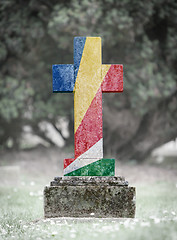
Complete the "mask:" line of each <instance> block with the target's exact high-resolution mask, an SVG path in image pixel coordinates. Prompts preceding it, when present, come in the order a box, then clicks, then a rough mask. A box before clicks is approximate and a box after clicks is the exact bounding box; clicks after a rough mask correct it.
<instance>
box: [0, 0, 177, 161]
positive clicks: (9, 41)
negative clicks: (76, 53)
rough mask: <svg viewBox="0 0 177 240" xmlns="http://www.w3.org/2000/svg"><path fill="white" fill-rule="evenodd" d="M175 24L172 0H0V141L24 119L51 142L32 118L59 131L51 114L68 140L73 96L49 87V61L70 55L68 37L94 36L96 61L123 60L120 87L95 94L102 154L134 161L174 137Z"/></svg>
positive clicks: (15, 135) (15, 133)
mask: <svg viewBox="0 0 177 240" xmlns="http://www.w3.org/2000/svg"><path fill="white" fill-rule="evenodd" d="M176 26H177V3H176V1H175V0H151V1H142V0H137V1H131V0H123V1H116V0H102V1H101V0H82V1H81V0H73V1H64V0H63V1H57V0H52V1H51V0H38V1H37V0H26V1H23V0H9V1H1V3H0V66H1V71H0V99H1V101H0V144H1V146H2V147H6V146H7V141H8V139H9V138H11V139H13V147H14V148H17V147H19V140H20V136H21V134H22V131H23V126H25V125H29V126H31V128H32V129H33V131H34V132H35V133H36V134H38V135H39V136H42V137H43V138H44V139H45V140H47V141H49V142H50V143H51V144H52V141H51V140H50V139H48V137H47V136H46V134H45V132H44V131H42V130H41V128H40V127H39V123H40V122H41V121H44V120H45V121H48V122H50V123H52V124H53V126H54V127H55V128H56V129H57V130H58V131H59V132H60V133H61V134H62V132H61V128H60V126H58V125H57V121H58V117H65V118H66V119H68V121H69V129H70V138H69V139H67V140H66V144H70V141H72V139H73V96H72V94H53V93H52V72H51V66H52V64H56V63H58V64H59V63H72V62H73V37H74V36H101V37H102V43H103V63H121V64H123V65H124V93H122V94H105V95H104V98H103V99H104V104H103V105H104V106H103V107H104V117H103V120H104V121H103V122H104V145H105V150H106V153H107V154H109V153H111V154H114V155H118V156H119V159H137V160H142V159H144V158H145V157H147V156H148V155H149V153H150V152H151V151H152V149H154V148H155V147H157V146H159V145H161V144H163V143H165V142H167V141H170V140H172V139H174V138H176V137H177V124H176V120H177V68H176V66H177V35H176ZM63 138H64V136H63ZM111 156H112V155H111Z"/></svg>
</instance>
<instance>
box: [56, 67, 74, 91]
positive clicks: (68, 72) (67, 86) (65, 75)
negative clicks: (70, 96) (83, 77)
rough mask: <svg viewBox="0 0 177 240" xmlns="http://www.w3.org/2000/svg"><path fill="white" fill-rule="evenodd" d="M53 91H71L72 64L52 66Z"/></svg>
mask: <svg viewBox="0 0 177 240" xmlns="http://www.w3.org/2000/svg"><path fill="white" fill-rule="evenodd" d="M52 72H53V92H73V90H74V66H73V65H72V64H59V65H58V64H57V65H53V66H52Z"/></svg>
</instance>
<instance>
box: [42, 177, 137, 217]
mask: <svg viewBox="0 0 177 240" xmlns="http://www.w3.org/2000/svg"><path fill="white" fill-rule="evenodd" d="M44 215H45V217H47V218H53V217H103V218H108V217H115V218H120V217H123V218H133V217H134V216H135V188H134V187H129V186H128V182H127V181H125V179H124V178H123V177H58V178H55V179H54V181H52V182H51V186H46V187H45V189H44Z"/></svg>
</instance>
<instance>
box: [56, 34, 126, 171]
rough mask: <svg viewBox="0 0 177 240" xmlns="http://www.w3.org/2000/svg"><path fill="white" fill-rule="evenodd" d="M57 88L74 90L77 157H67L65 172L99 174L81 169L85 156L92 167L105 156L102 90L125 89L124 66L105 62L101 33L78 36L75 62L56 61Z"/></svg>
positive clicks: (75, 41) (107, 165) (118, 90)
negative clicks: (98, 35)
mask: <svg viewBox="0 0 177 240" xmlns="http://www.w3.org/2000/svg"><path fill="white" fill-rule="evenodd" d="M53 91H54V92H74V136H75V157H74V159H65V161H64V175H68V174H70V175H71V176H76V175H77V176H83V175H86V176H88V175H91V176H93V175H97V173H96V174H94V173H93V171H90V170H89V171H87V170H86V171H85V169H84V171H83V169H82V170H81V171H78V169H80V168H82V167H83V161H80V159H83V160H84V159H85V165H89V166H88V168H90V167H91V168H93V167H92V166H90V165H91V164H92V163H93V164H95V163H94V162H95V159H98V161H99V160H100V159H104V157H103V124H102V92H122V91H123V66H122V65H121V64H116V65H115V64H113V65H107V64H102V53H101V38H100V37H75V38H74V64H73V65H72V64H63V65H62V64H58V65H53ZM88 159H89V161H88ZM109 163H110V164H109ZM70 165H71V166H70ZM72 166H74V167H72ZM111 167H112V163H111V161H107V163H105V167H104V169H105V168H107V171H106V172H107V174H106V175H110V176H111V175H112V173H113V172H114V171H112V170H111V171H110V168H111ZM88 168H87V169H88ZM109 171H110V174H108V172H109ZM65 172H66V173H65ZM104 172H105V171H104ZM102 175H104V174H102V172H100V176H102Z"/></svg>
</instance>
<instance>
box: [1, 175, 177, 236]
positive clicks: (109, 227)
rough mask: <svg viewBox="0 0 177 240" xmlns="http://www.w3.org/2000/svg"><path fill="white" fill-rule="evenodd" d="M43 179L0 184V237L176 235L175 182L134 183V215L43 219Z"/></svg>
mask: <svg viewBox="0 0 177 240" xmlns="http://www.w3.org/2000/svg"><path fill="white" fill-rule="evenodd" d="M43 188H44V184H43V181H39V183H37V182H35V183H34V182H30V181H29V180H27V179H26V181H22V182H21V185H20V186H19V187H18V188H14V187H8V186H6V187H0V239H25V240H26V239H27V240H28V239H36V240H37V239H38V240H39V239H61V240H64V239H66V240H68V239H77V240H79V239H84V240H87V239H89V240H90V239H106V240H107V239H136V240H138V239H142V240H146V239H148V240H149V239H156V240H158V239H159V240H164V239H170V240H173V239H174V240H176V239H177V186H176V183H174V182H163V181H160V182H158V181H157V182H155V183H153V184H152V183H151V184H148V183H142V184H137V185H136V188H137V210H136V218H135V219H133V220H132V219H125V220H123V219H119V220H117V219H91V220H89V219H85V220H84V219H75V220H73V219H57V220H53V219H48V220H44V219H43V193H42V191H43Z"/></svg>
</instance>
